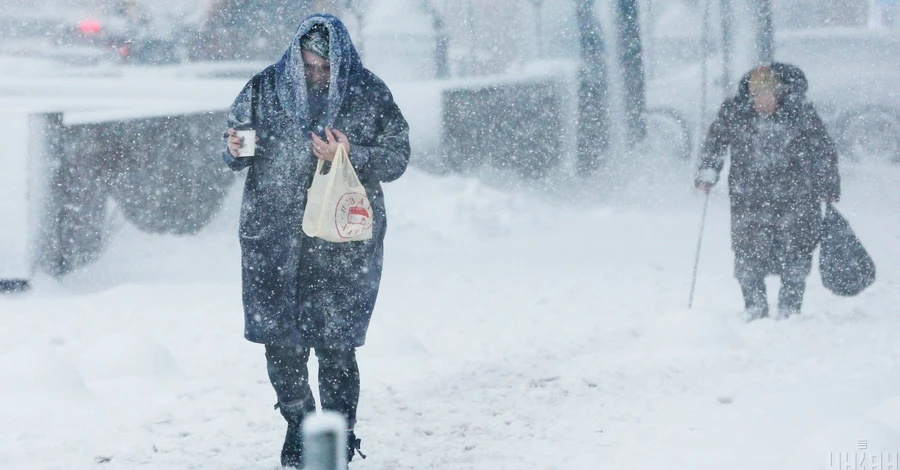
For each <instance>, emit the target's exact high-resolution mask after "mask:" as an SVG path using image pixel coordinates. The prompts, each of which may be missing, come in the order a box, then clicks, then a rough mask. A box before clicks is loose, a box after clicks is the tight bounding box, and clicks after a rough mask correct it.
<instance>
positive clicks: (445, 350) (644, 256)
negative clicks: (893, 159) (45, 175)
mask: <svg viewBox="0 0 900 470" xmlns="http://www.w3.org/2000/svg"><path fill="white" fill-rule="evenodd" d="M685 174H686V171H685V169H684V168H683V167H678V166H674V165H669V164H665V163H659V162H656V163H655V164H653V165H645V166H644V167H642V168H630V169H622V170H621V171H620V172H617V175H618V176H617V177H615V178H606V177H598V178H595V179H592V180H586V181H583V182H578V181H570V182H569V184H566V185H557V186H555V187H556V189H554V190H550V186H543V187H539V186H518V187H517V186H516V185H513V184H510V183H509V182H508V181H505V184H504V180H502V179H497V178H494V179H493V180H491V179H489V180H488V182H479V181H478V180H476V179H474V178H466V177H457V176H454V177H435V176H432V175H429V174H427V173H424V172H422V171H420V170H418V169H415V168H412V169H410V170H409V172H408V173H407V174H406V175H405V176H404V177H403V178H401V179H400V180H399V181H397V182H395V183H392V184H389V185H387V187H386V191H387V193H386V197H387V203H388V210H389V217H390V229H389V236H388V241H387V247H386V262H385V273H384V281H383V283H382V290H381V296H380V299H379V303H378V306H377V309H376V312H375V316H374V319H373V323H372V325H371V329H370V336H369V341H368V344H367V345H366V346H365V347H363V348H361V349H360V361H361V369H362V374H363V389H362V398H361V403H360V422H359V424H358V425H357V432H358V434H359V435H360V437H362V439H363V449H364V451H365V452H366V453H367V455H368V456H369V458H368V459H366V460H358V461H357V460H355V461H354V462H353V463H352V465H351V467H352V468H357V469H360V470H362V469H417V470H420V469H485V470H487V469H496V468H518V469H525V468H529V469H531V468H533V469H562V468H570V469H575V468H578V469H594V468H609V469H620V468H642V469H683V468H691V469H698V470H702V469H720V468H731V469H759V468H779V467H782V466H785V465H786V462H790V459H802V460H803V461H805V462H809V461H810V460H811V459H812V458H813V457H814V458H815V460H820V461H821V462H823V463H824V462H825V459H826V458H827V455H828V453H829V452H833V453H838V452H850V453H852V452H854V451H857V449H858V444H859V443H858V440H868V450H869V451H870V452H871V451H873V450H878V451H885V452H888V451H889V452H898V451H900V437H898V436H900V431H897V429H900V403H898V401H897V400H896V397H897V396H898V395H900V391H898V387H900V376H898V374H897V369H896V367H895V365H896V363H897V361H898V359H900V349H898V348H897V346H896V340H895V338H896V333H895V332H896V331H897V330H898V329H900V312H898V307H897V305H898V303H900V289H898V282H900V276H898V272H900V271H898V268H900V261H898V259H900V257H898V255H900V243H898V242H900V220H898V218H897V212H896V208H897V207H898V203H900V190H898V189H897V184H896V182H897V181H900V168H897V167H853V166H845V168H844V179H845V195H844V201H845V202H842V203H841V204H840V208H841V209H842V210H843V211H844V212H845V215H846V216H847V217H848V218H849V219H850V221H851V223H852V224H853V225H854V227H855V229H856V230H857V232H858V234H859V235H860V237H861V238H862V240H863V241H864V243H865V244H866V246H867V248H869V250H870V252H871V253H872V255H873V256H874V258H875V260H876V262H877V263H878V269H879V280H878V281H877V283H876V284H875V285H873V286H872V287H871V288H870V289H869V290H868V291H866V292H864V293H863V294H862V295H860V296H859V297H857V298H851V299H844V298H836V297H834V296H832V295H830V294H829V293H828V292H827V291H826V290H825V289H824V288H823V287H822V286H821V283H820V282H819V279H818V272H814V273H813V275H812V276H811V277H810V282H809V293H808V296H807V302H806V306H805V311H804V314H803V315H802V316H801V317H798V318H792V319H790V320H787V321H781V322H776V321H774V320H764V321H760V322H757V323H753V324H744V323H742V322H741V321H740V320H738V318H737V314H738V312H739V310H740V294H739V291H738V288H737V285H736V283H735V282H734V281H733V280H732V278H731V267H732V261H731V254H730V251H729V247H728V235H727V234H728V215H727V197H726V195H725V193H724V191H723V189H724V188H719V189H718V190H717V192H715V193H714V194H713V196H712V200H711V203H710V210H709V214H708V221H707V226H706V232H705V243H704V247H703V251H702V258H701V266H700V274H699V280H698V283H697V292H696V297H695V305H694V308H693V309H692V310H688V309H687V308H686V304H687V300H688V292H689V288H690V277H691V270H692V262H693V255H694V248H695V243H696V238H697V235H698V229H699V223H700V213H701V208H702V198H701V197H699V196H698V195H696V194H694V193H693V192H692V191H691V189H690V187H689V185H687V184H685V183H686V181H687V180H686V179H685V177H684V176H685ZM636 175H640V176H636ZM576 183H578V184H576ZM560 187H564V188H565V189H560ZM239 198H240V196H239V191H238V188H235V191H234V193H233V194H232V196H231V197H230V198H229V200H228V204H227V206H226V207H225V208H224V210H223V212H222V213H221V215H220V216H219V217H218V218H217V219H216V220H215V221H214V223H213V224H212V225H210V226H209V227H208V228H207V229H206V230H205V231H204V232H203V233H201V234H200V235H199V236H195V237H185V238H182V237H162V236H149V235H144V234H142V233H140V232H138V231H137V230H135V229H134V228H132V227H131V226H129V225H128V224H127V223H125V222H123V221H118V222H117V221H115V220H114V221H113V223H112V224H111V229H112V230H116V231H117V232H118V233H117V234H116V236H115V238H114V240H115V241H114V242H113V244H112V245H111V246H110V247H109V250H108V251H107V252H106V253H105V254H104V256H103V258H102V260H101V261H99V262H98V263H96V264H93V265H91V266H89V267H87V268H85V269H84V270H82V271H80V272H77V273H75V274H74V275H72V276H70V277H68V278H67V279H65V280H64V281H63V282H61V283H58V282H56V281H53V280H51V279H47V278H40V279H37V281H36V282H35V287H34V289H33V290H32V291H31V292H28V293H25V294H21V295H12V296H5V297H2V298H0V312H2V315H0V318H2V319H0V415H2V417H3V418H2V419H0V468H10V469H13V468H15V469H51V468H60V469H62V468H65V469H80V468H110V469H112V468H121V469H125V468H166V469H217V470H219V469H247V468H263V469H275V468H277V466H278V464H277V459H278V451H279V449H280V444H281V439H282V436H283V430H284V429H283V428H284V424H283V421H282V418H281V417H280V415H279V414H278V413H277V412H276V411H273V409H272V405H273V404H274V401H275V397H274V393H273V392H272V390H271V388H270V385H269V384H268V381H267V378H266V372H265V360H264V357H263V351H262V348H261V346H258V345H255V344H251V343H248V342H246V341H244V340H243V338H242V336H241V334H242V314H241V302H240V275H239V273H240V271H239V268H240V265H239V250H238V244H237V236H236V227H237V211H238V205H239ZM772 287H773V289H774V287H775V286H774V285H772ZM891 399H895V400H894V401H893V402H891V401H890V400H891ZM882 402H884V403H882ZM880 403H881V406H880V407H878V406H877V405H879V404H880ZM875 420H881V421H883V422H884V424H887V425H891V426H894V428H893V429H892V428H886V427H885V426H884V425H879V424H878V423H877V422H876V421H875ZM836 422H837V423H838V424H835V423H836ZM828 426H830V427H828ZM879 426H880V427H879ZM808 436H811V437H810V438H809V439H807V437H808ZM823 436H824V437H823ZM876 442H878V443H879V444H877V445H878V446H879V447H878V448H877V449H876ZM823 443H828V445H829V446H832V447H823V446H824V444H823ZM798 455H799V457H797V456H798ZM795 461H796V460H795ZM784 468H787V467H786V466H785V467H784ZM790 468H814V467H799V466H793V467H790ZM820 468H828V467H827V466H822V467H820ZM833 468H838V467H836V466H835V467H833Z"/></svg>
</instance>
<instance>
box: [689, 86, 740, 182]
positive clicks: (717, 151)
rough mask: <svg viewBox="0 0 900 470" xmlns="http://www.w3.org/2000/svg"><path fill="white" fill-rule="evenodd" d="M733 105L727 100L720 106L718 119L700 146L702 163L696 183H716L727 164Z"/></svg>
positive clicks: (710, 127) (698, 169)
mask: <svg viewBox="0 0 900 470" xmlns="http://www.w3.org/2000/svg"><path fill="white" fill-rule="evenodd" d="M733 113H734V111H733V105H732V102H731V101H727V102H725V103H724V104H722V107H721V108H719V113H718V114H717V115H716V120H715V121H713V123H712V124H711V125H710V126H709V131H708V132H707V134H706V139H705V140H704V141H703V145H702V146H701V148H700V165H699V167H698V168H697V175H696V177H695V183H708V184H716V183H717V182H718V181H719V173H720V172H721V171H722V167H724V166H725V154H726V153H727V152H728V146H729V145H730V144H731V134H732V130H731V126H732V121H733V117H732V115H733Z"/></svg>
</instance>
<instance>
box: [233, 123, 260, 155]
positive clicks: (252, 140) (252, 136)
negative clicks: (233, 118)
mask: <svg viewBox="0 0 900 470" xmlns="http://www.w3.org/2000/svg"><path fill="white" fill-rule="evenodd" d="M237 136H238V137H240V138H242V139H244V140H243V142H244V145H242V146H241V148H240V150H239V151H238V156H241V157H252V156H254V155H256V131H255V130H253V129H249V130H245V131H237Z"/></svg>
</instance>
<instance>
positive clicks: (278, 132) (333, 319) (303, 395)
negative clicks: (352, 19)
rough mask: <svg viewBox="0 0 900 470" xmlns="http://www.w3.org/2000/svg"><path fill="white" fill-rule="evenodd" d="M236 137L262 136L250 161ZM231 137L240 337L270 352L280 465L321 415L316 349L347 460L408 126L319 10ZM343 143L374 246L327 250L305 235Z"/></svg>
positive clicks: (245, 98) (239, 109)
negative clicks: (236, 181)
mask: <svg viewBox="0 0 900 470" xmlns="http://www.w3.org/2000/svg"><path fill="white" fill-rule="evenodd" d="M238 129H253V130H255V131H256V138H257V143H256V150H255V155H254V156H252V157H239V150H240V149H241V147H242V145H243V142H242V139H241V138H240V137H238V136H237V134H236V130H238ZM225 136H226V140H227V149H226V151H225V152H224V156H223V157H224V159H225V162H226V163H227V164H228V166H230V167H231V168H232V169H234V170H242V169H245V168H246V169H247V175H246V181H245V184H244V193H243V203H242V205H241V217H240V227H239V238H240V245H241V251H242V277H243V304H244V316H245V318H244V323H245V329H244V336H245V337H246V339H248V340H249V341H252V342H255V343H262V344H264V345H265V355H266V360H267V363H268V373H269V378H270V380H271V383H272V386H273V387H274V389H275V393H276V396H277V398H278V403H277V404H276V408H278V409H280V411H281V413H282V415H283V416H284V418H285V419H286V420H287V422H288V430H287V433H286V436H285V442H284V445H283V447H282V453H281V461H282V465H284V466H286V467H296V468H302V467H303V455H302V451H303V449H302V434H301V433H302V427H301V423H302V420H303V418H304V417H305V416H306V415H307V414H309V413H311V412H314V411H315V409H316V405H315V401H314V399H313V394H312V392H311V389H310V385H309V381H308V371H307V361H308V359H309V353H310V350H311V349H314V350H315V353H316V357H317V358H318V361H319V384H318V385H319V394H320V399H321V406H322V408H323V409H326V410H333V411H337V412H340V413H342V414H343V415H344V416H345V417H346V418H347V425H348V430H349V432H348V444H349V445H348V447H349V448H348V462H349V460H350V459H352V458H353V456H354V454H355V452H356V451H357V450H358V449H359V445H360V440H359V439H357V438H356V434H355V432H354V425H355V423H356V408H357V403H358V400H359V388H360V385H359V368H358V366H357V361H356V353H355V349H356V348H357V347H359V346H362V345H363V344H364V343H365V338H366V331H367V329H368V325H369V320H370V318H371V315H372V310H373V308H374V306H375V300H376V297H377V295H378V288H379V284H380V280H381V268H382V258H383V246H384V237H385V231H386V228H387V217H386V212H385V205H384V196H383V193H382V189H381V183H383V182H389V181H393V180H395V179H397V178H399V177H400V176H401V175H402V174H403V173H404V172H405V170H406V167H407V163H408V161H409V154H410V148H409V127H408V125H407V122H406V120H405V119H404V117H403V115H402V114H401V112H400V109H399V108H398V107H397V105H396V104H395V102H394V99H393V96H392V95H391V92H390V91H389V89H388V87H387V86H386V85H385V84H384V83H383V82H382V81H381V80H380V79H379V78H378V77H377V76H376V75H374V74H373V73H372V72H370V71H369V70H367V69H365V68H364V67H363V65H362V63H361V61H360V58H359V55H358V54H357V52H356V49H355V48H354V46H353V44H352V43H351V40H350V35H349V33H348V32H347V29H346V28H345V26H344V25H343V24H342V23H341V21H340V20H339V19H338V18H336V17H334V16H331V15H325V14H317V15H313V16H310V17H309V18H307V19H306V20H304V21H303V22H302V23H301V24H300V26H299V28H298V29H297V32H296V35H295V37H294V39H293V40H292V42H291V44H290V47H289V48H288V49H287V51H286V52H285V53H284V55H283V56H282V58H281V59H280V60H279V61H278V62H277V63H275V64H274V65H272V66H270V67H268V68H266V69H265V70H263V71H262V72H260V73H259V74H257V75H256V76H254V77H253V78H252V79H251V80H250V81H249V82H248V83H247V85H246V86H245V87H244V89H243V90H242V91H241V92H240V94H239V95H238V96H237V98H236V99H235V101H234V103H233V105H232V106H231V110H230V113H229V115H228V130H227V131H226V133H225ZM339 145H340V146H344V149H345V151H347V152H348V155H349V158H350V162H351V164H352V165H353V168H354V169H355V170H356V172H357V175H358V176H359V179H360V182H361V183H362V185H363V186H364V187H365V189H366V193H367V195H368V197H369V199H370V204H371V207H372V210H373V212H374V234H373V236H372V238H371V239H370V240H366V241H354V242H348V243H330V242H326V241H323V240H321V239H318V238H310V237H308V236H306V235H305V234H304V233H303V232H302V230H301V221H302V220H303V212H304V208H305V204H306V191H307V189H308V188H309V186H310V183H311V182H312V178H313V174H314V172H315V168H316V163H317V161H318V159H324V160H326V161H331V160H333V158H334V156H335V152H336V151H337V147H338V146H339ZM360 455H362V454H361V453H360Z"/></svg>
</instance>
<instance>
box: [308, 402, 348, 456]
mask: <svg viewBox="0 0 900 470" xmlns="http://www.w3.org/2000/svg"><path fill="white" fill-rule="evenodd" d="M303 454H304V455H305V456H306V469H305V470H346V468H347V421H346V419H345V418H344V416H343V415H341V414H340V413H336V412H334V411H323V412H322V413H321V414H313V415H309V416H308V417H307V418H306V419H305V420H303Z"/></svg>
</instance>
